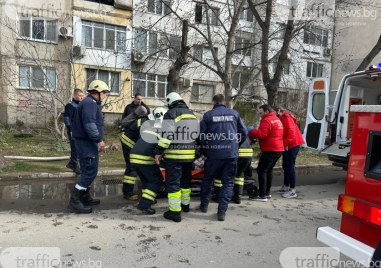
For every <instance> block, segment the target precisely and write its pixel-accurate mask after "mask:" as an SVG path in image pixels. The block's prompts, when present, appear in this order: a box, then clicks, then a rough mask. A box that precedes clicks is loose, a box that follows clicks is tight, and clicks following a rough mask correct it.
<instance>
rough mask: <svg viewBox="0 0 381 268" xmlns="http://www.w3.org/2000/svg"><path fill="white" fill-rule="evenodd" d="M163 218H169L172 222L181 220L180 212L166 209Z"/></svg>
mask: <svg viewBox="0 0 381 268" xmlns="http://www.w3.org/2000/svg"><path fill="white" fill-rule="evenodd" d="M163 216H164V218H166V219H167V220H171V221H174V222H181V212H174V211H170V210H168V211H166V212H164V215H163Z"/></svg>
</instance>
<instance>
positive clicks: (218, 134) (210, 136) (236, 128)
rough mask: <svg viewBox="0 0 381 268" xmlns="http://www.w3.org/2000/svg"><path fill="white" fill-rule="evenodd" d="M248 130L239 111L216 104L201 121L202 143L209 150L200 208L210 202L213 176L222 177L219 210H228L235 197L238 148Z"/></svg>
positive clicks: (207, 151) (203, 147) (222, 211)
mask: <svg viewBox="0 0 381 268" xmlns="http://www.w3.org/2000/svg"><path fill="white" fill-rule="evenodd" d="M246 135H247V131H246V128H245V125H244V124H243V122H242V120H241V118H240V117H239V114H238V112H237V111H235V110H232V109H229V108H227V107H226V106H225V105H223V104H216V105H215V106H214V107H213V109H212V110H210V111H208V112H207V113H205V114H204V117H203V120H202V121H201V124H200V138H199V139H200V144H201V147H202V150H203V151H206V155H207V159H206V161H205V165H204V169H205V177H204V179H203V180H202V184H201V207H207V206H208V204H209V198H210V192H211V190H212V185H213V179H214V178H220V179H221V183H222V187H221V191H220V195H219V202H218V203H219V204H218V213H225V212H226V210H227V208H228V203H229V201H230V199H231V197H232V192H233V184H234V177H235V175H236V170H237V159H238V147H239V145H240V144H241V143H243V142H244V140H245V139H246Z"/></svg>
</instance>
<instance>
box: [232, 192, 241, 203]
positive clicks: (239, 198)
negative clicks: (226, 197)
mask: <svg viewBox="0 0 381 268" xmlns="http://www.w3.org/2000/svg"><path fill="white" fill-rule="evenodd" d="M232 201H233V202H234V203H236V204H241V196H240V195H238V194H234V195H233V197H232Z"/></svg>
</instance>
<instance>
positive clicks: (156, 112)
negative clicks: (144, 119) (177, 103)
mask: <svg viewBox="0 0 381 268" xmlns="http://www.w3.org/2000/svg"><path fill="white" fill-rule="evenodd" d="M166 112H167V109H165V108H163V107H157V108H155V109H153V111H152V114H153V117H154V118H155V120H160V121H163V117H164V114H165V113H166Z"/></svg>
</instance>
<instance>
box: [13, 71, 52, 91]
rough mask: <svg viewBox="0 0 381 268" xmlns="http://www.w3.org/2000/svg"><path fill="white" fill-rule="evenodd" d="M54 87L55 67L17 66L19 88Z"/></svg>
mask: <svg viewBox="0 0 381 268" xmlns="http://www.w3.org/2000/svg"><path fill="white" fill-rule="evenodd" d="M56 87H57V75H56V69H55V68H50V67H40V66H19V88H22V89H27V88H28V89H40V90H42V89H45V90H52V91H54V90H55V89H56Z"/></svg>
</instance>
